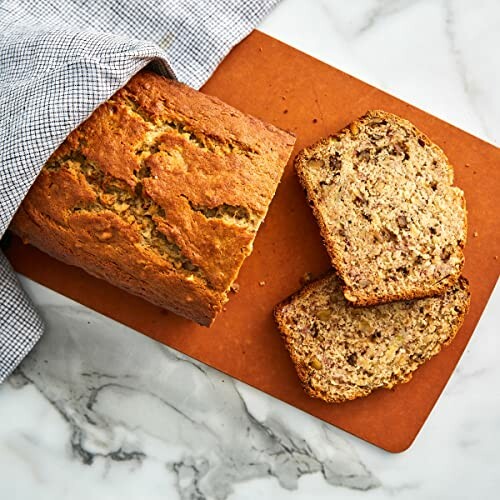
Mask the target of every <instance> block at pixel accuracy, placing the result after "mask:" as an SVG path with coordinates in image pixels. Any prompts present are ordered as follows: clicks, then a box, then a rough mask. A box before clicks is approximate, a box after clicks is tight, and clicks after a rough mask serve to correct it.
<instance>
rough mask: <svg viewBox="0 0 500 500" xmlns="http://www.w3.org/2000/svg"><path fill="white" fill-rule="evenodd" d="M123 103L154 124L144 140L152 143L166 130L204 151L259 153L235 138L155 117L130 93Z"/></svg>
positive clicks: (241, 153)
mask: <svg viewBox="0 0 500 500" xmlns="http://www.w3.org/2000/svg"><path fill="white" fill-rule="evenodd" d="M123 105H124V106H125V107H126V108H127V110H128V112H129V113H132V114H135V115H136V116H138V117H140V118H141V119H142V120H143V121H144V122H146V123H148V124H150V125H153V126H154V131H151V132H148V136H149V137H150V140H149V141H146V142H150V143H151V142H153V143H154V142H155V140H156V139H157V138H159V137H161V136H162V135H164V134H165V133H167V132H168V133H174V134H176V135H178V136H181V137H183V138H184V139H185V140H186V141H188V142H189V143H190V144H193V145H195V146H196V147H198V148H200V149H203V150H204V151H209V152H211V153H215V154H218V155H221V156H225V155H228V154H238V155H243V156H247V157H249V158H250V157H252V156H253V155H259V152H258V151H256V150H255V149H253V148H251V147H250V146H248V145H246V144H243V143H241V142H239V141H235V140H233V141H232V142H228V141H224V140H222V139H221V138H219V137H216V136H214V135H207V134H203V133H201V132H199V131H194V130H192V129H191V128H190V127H189V125H187V124H186V123H183V122H181V121H179V120H178V119H177V120H175V119H170V120H160V119H155V118H154V117H153V116H151V115H149V114H148V113H147V112H146V111H145V110H144V109H143V108H141V107H140V105H139V103H138V102H136V101H135V100H134V99H133V97H132V96H131V95H127V96H126V97H125V99H124V100H123Z"/></svg>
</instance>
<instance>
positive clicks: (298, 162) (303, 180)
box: [294, 110, 467, 307]
mask: <svg viewBox="0 0 500 500" xmlns="http://www.w3.org/2000/svg"><path fill="white" fill-rule="evenodd" d="M375 117H380V118H388V119H391V120H394V121H396V122H398V123H401V124H404V125H405V126H407V127H410V128H411V129H412V130H413V131H414V132H415V134H416V135H417V136H418V137H419V138H421V139H422V140H423V141H424V142H425V143H426V145H427V146H429V147H431V148H432V149H434V150H435V151H436V152H437V153H438V154H439V155H440V156H442V157H443V158H444V159H445V160H446V162H447V164H448V169H449V171H450V174H451V176H452V179H453V174H454V170H453V166H452V165H451V164H450V162H449V161H448V158H447V157H446V155H445V153H444V152H443V150H442V149H441V148H440V147H439V146H437V145H436V144H434V143H433V142H432V141H431V140H430V139H429V138H428V137H427V136H426V135H425V134H424V133H423V132H421V131H420V130H419V129H417V128H416V127H415V126H414V125H413V124H412V123H411V122H409V121H408V120H405V119H404V118H401V117H399V116H397V115H394V114H392V113H388V112H386V111H382V110H372V111H368V112H367V113H366V114H365V115H363V116H362V117H361V118H358V119H357V120H354V121H353V122H351V123H350V124H349V125H346V126H345V127H344V128H343V129H341V130H340V131H339V132H338V133H336V134H332V135H330V136H328V137H324V138H322V139H320V140H319V141H318V142H316V143H315V144H313V145H312V146H308V147H307V148H304V149H302V150H301V151H299V153H298V154H297V156H296V157H295V160H294V168H295V171H296V172H297V177H298V179H299V182H300V184H301V186H302V188H303V189H304V193H305V195H306V197H307V200H308V202H309V206H310V207H311V209H312V211H313V214H314V217H315V219H316V221H317V223H318V226H319V229H320V234H321V238H322V240H323V243H324V245H325V247H326V249H327V251H328V254H329V256H330V260H331V263H332V265H333V267H334V268H335V269H336V270H337V271H338V275H339V278H340V280H341V282H342V283H343V286H342V288H343V290H344V292H346V291H349V292H351V293H353V294H354V293H356V296H357V300H356V301H350V302H351V303H352V304H353V305H355V306H360V307H363V306H372V305H377V304H384V303H387V302H394V301H398V300H413V299H420V298H425V297H435V296H437V295H441V294H442V293H444V292H445V291H446V290H448V288H449V287H450V286H452V285H453V284H455V283H456V282H457V280H458V279H459V278H460V274H461V270H462V268H463V264H464V255H463V251H461V257H462V263H461V266H460V268H459V269H458V270H457V272H456V274H454V275H450V276H448V277H447V279H443V280H440V281H439V282H437V283H435V284H434V286H432V287H422V288H420V289H414V290H408V291H405V292H404V291H402V292H401V293H399V294H386V295H385V296H383V297H373V296H366V295H365V296H362V295H360V291H359V290H353V289H349V287H348V286H347V285H346V284H345V282H344V280H343V279H342V275H341V274H340V270H341V266H340V256H339V255H337V253H336V252H335V249H334V247H333V245H332V243H331V241H330V238H329V232H328V229H327V227H326V224H325V223H324V221H323V218H322V216H321V213H320V211H319V209H318V208H317V202H318V197H317V196H316V195H315V194H314V189H312V186H309V184H308V180H307V175H306V171H305V169H306V164H307V158H308V155H309V154H310V152H311V151H314V150H315V149H318V148H320V147H322V146H327V145H328V144H329V142H330V141H331V139H334V138H337V139H340V138H342V137H343V136H344V135H346V134H348V133H350V127H351V125H359V124H360V123H361V122H362V121H363V120H366V119H370V118H375ZM462 207H463V209H464V211H465V213H466V217H465V234H467V208H466V203H465V197H464V196H462ZM465 239H466V238H465ZM465 239H464V241H462V242H461V244H460V245H459V248H460V250H463V248H464V246H465ZM346 299H347V300H349V299H348V297H346Z"/></svg>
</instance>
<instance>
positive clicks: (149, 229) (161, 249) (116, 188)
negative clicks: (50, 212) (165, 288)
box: [45, 153, 209, 285]
mask: <svg viewBox="0 0 500 500" xmlns="http://www.w3.org/2000/svg"><path fill="white" fill-rule="evenodd" d="M45 168H47V169H48V170H57V169H59V168H66V169H68V170H70V171H72V172H73V173H76V174H78V173H81V174H83V176H84V177H85V180H86V181H87V184H88V186H89V187H90V188H91V189H92V191H93V192H94V193H95V196H96V201H94V202H92V203H90V204H89V203H86V204H79V205H77V206H75V207H73V208H72V210H71V211H72V212H73V213H75V212H79V211H88V212H94V213H95V212H101V211H104V210H109V211H111V212H113V213H114V214H116V215H118V216H119V217H120V218H121V219H122V220H123V221H124V222H126V223H127V224H129V225H132V224H134V225H135V226H136V227H137V230H138V232H139V233H140V235H141V237H142V242H143V243H144V244H145V245H146V246H147V247H148V248H150V249H151V250H153V251H155V252H156V253H158V254H159V255H161V256H162V257H163V258H164V259H166V260H167V261H168V262H170V263H171V264H172V267H173V268H174V269H176V270H178V271H185V272H186V273H188V274H191V275H193V274H194V275H196V276H198V277H199V278H200V279H202V280H204V281H205V282H206V283H207V285H209V283H208V280H207V278H206V276H205V275H204V273H203V270H202V269H201V268H200V267H199V266H197V265H195V264H194V263H193V262H191V260H190V259H188V258H187V257H186V256H185V255H183V253H182V251H181V249H180V248H179V246H178V245H177V244H176V243H174V242H173V241H171V240H170V239H169V238H167V236H165V235H164V234H163V233H162V232H161V231H160V230H159V229H158V227H157V223H156V220H155V219H157V218H158V217H161V218H164V217H165V216H166V213H165V210H164V209H163V208H162V207H161V206H160V205H159V204H158V203H156V202H154V201H153V200H152V199H151V197H149V196H148V195H147V194H146V193H145V192H144V189H143V184H142V179H146V178H148V177H149V176H150V172H149V171H148V169H147V168H144V167H142V168H141V169H140V170H139V171H137V172H136V177H137V179H138V182H137V184H136V186H135V189H134V190H132V189H131V188H130V186H128V184H126V183H125V182H124V181H122V180H120V179H117V178H115V177H113V176H111V175H108V174H106V173H104V172H103V171H102V170H101V169H100V168H99V167H98V166H97V165H96V164H95V163H93V162H89V161H87V159H86V158H85V157H84V156H83V155H82V154H81V153H77V154H74V155H69V157H65V158H64V159H63V160H62V161H57V160H56V161H55V162H52V163H50V164H48V165H47V166H46V167H45ZM100 238H101V239H102V241H105V240H106V233H103V234H102V235H100Z"/></svg>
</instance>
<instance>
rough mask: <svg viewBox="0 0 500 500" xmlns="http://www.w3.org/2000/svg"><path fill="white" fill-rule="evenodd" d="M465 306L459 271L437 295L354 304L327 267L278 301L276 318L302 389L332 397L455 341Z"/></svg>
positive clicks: (393, 375)
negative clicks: (305, 284) (356, 305)
mask: <svg viewBox="0 0 500 500" xmlns="http://www.w3.org/2000/svg"><path fill="white" fill-rule="evenodd" d="M468 305H469V291H468V283H467V280H466V279H465V278H459V280H458V281H456V282H455V284H454V285H452V286H451V288H449V289H448V290H447V292H446V293H445V294H444V295H441V296H438V297H432V298H425V299H416V300H412V301H401V302H392V303H390V304H382V305H378V306H371V307H354V306H352V305H351V304H350V302H348V301H346V300H345V297H344V296H343V293H342V289H341V284H340V281H339V279H338V278H337V277H336V276H335V274H334V273H331V274H329V275H327V276H325V277H324V278H322V279H320V280H318V281H315V282H313V283H311V284H309V285H307V286H306V287H305V288H303V289H302V290H301V291H299V292H298V293H297V294H296V295H294V296H292V297H291V298H289V299H288V300H287V301H285V302H283V303H282V304H279V305H278V306H276V309H275V318H276V322H277V324H278V328H279V330H280V332H281V334H282V337H283V339H284V341H285V344H286V347H287V349H288V351H289V354H290V356H291V358H292V361H293V363H294V365H295V368H296V370H297V373H298V375H299V378H300V380H301V382H302V385H303V387H304V389H305V391H306V393H307V394H309V395H310V396H312V397H316V398H321V399H323V400H325V401H327V402H335V403H336V402H342V401H346V400H350V399H355V398H359V397H362V396H366V395H368V394H369V393H370V392H371V391H373V390H374V389H377V388H379V387H386V388H391V387H393V386H394V385H395V384H398V383H402V382H407V381H408V380H410V378H411V376H412V373H413V372H414V371H415V370H416V369H417V368H418V366H419V365H421V364H422V363H424V362H425V361H426V360H428V359H429V358H431V357H432V356H434V355H436V354H437V353H438V352H439V351H440V350H441V347H442V346H443V345H446V344H448V343H449V342H451V340H453V338H454V337H455V334H456V333H457V331H458V329H459V328H460V326H461V325H462V322H463V319H464V316H465V314H466V311H467V309H468Z"/></svg>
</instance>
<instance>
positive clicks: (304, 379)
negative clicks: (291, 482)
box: [273, 271, 470, 403]
mask: <svg viewBox="0 0 500 500" xmlns="http://www.w3.org/2000/svg"><path fill="white" fill-rule="evenodd" d="M332 274H335V275H336V276H337V277H338V275H337V273H335V272H334V271H329V272H327V273H325V274H324V275H323V276H322V277H320V278H318V279H317V280H316V281H314V282H312V283H309V284H307V285H305V286H304V287H303V288H301V289H300V290H298V291H297V292H295V293H294V294H292V295H290V296H289V297H288V298H286V299H285V300H284V301H282V302H280V303H279V304H277V305H276V306H275V307H274V310H273V315H274V319H275V322H276V325H277V327H278V331H279V332H280V335H281V338H282V339H283V342H284V343H285V347H286V349H287V351H288V354H289V356H290V358H291V360H292V363H293V365H294V367H295V370H296V372H297V375H298V377H299V380H300V383H301V385H302V388H303V389H304V392H305V393H306V394H307V395H308V396H310V397H312V398H318V399H322V400H323V401H326V402H327V403H344V402H346V401H350V400H354V399H357V398H360V397H365V396H368V395H369V394H371V393H372V392H373V391H374V390H378V389H384V388H385V389H392V388H393V387H394V386H395V385H397V384H404V383H407V382H409V381H410V380H411V378H412V376H413V373H414V371H411V372H409V373H407V374H405V375H403V376H402V377H400V378H398V377H396V376H394V377H393V379H392V380H391V381H390V382H389V383H388V384H386V385H385V386H383V387H378V388H375V389H369V390H366V391H363V390H360V391H359V392H357V393H354V394H352V395H349V396H345V397H337V398H334V397H331V396H330V395H329V394H326V393H324V392H322V391H318V390H315V389H313V388H312V387H311V386H310V385H309V381H310V376H309V375H310V370H308V369H307V368H306V367H305V366H304V364H303V363H302V362H301V360H300V359H299V358H298V356H297V355H296V353H295V351H294V348H293V344H292V343H291V342H290V339H289V336H288V331H287V326H286V324H285V322H284V320H283V310H284V308H285V307H286V306H287V305H289V304H290V303H291V302H292V301H294V300H295V299H298V298H300V297H302V296H303V295H304V294H306V293H308V292H311V291H314V290H315V289H316V288H319V287H320V286H321V284H322V281H323V280H325V279H328V278H329V277H330V276H331V275H332ZM459 285H460V287H461V288H462V290H465V291H467V302H466V304H464V306H465V307H464V308H463V309H462V311H461V314H460V316H459V318H458V321H457V322H456V324H455V328H454V329H453V331H452V332H451V333H450V335H449V337H448V339H447V340H446V342H444V343H442V344H440V345H439V350H438V351H437V352H436V353H435V354H434V355H433V356H432V357H434V356H437V355H438V354H439V352H441V349H442V348H443V346H447V345H449V344H450V343H451V342H452V341H453V339H454V338H455V336H456V335H457V333H458V331H459V330H460V328H461V327H462V325H463V322H464V319H465V316H466V314H467V312H468V310H469V307H470V292H469V281H468V280H467V278H465V277H463V276H460V277H459ZM428 359H430V358H426V359H422V360H421V361H420V362H419V363H418V365H419V366H421V365H422V364H423V363H425V362H426V361H428Z"/></svg>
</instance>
